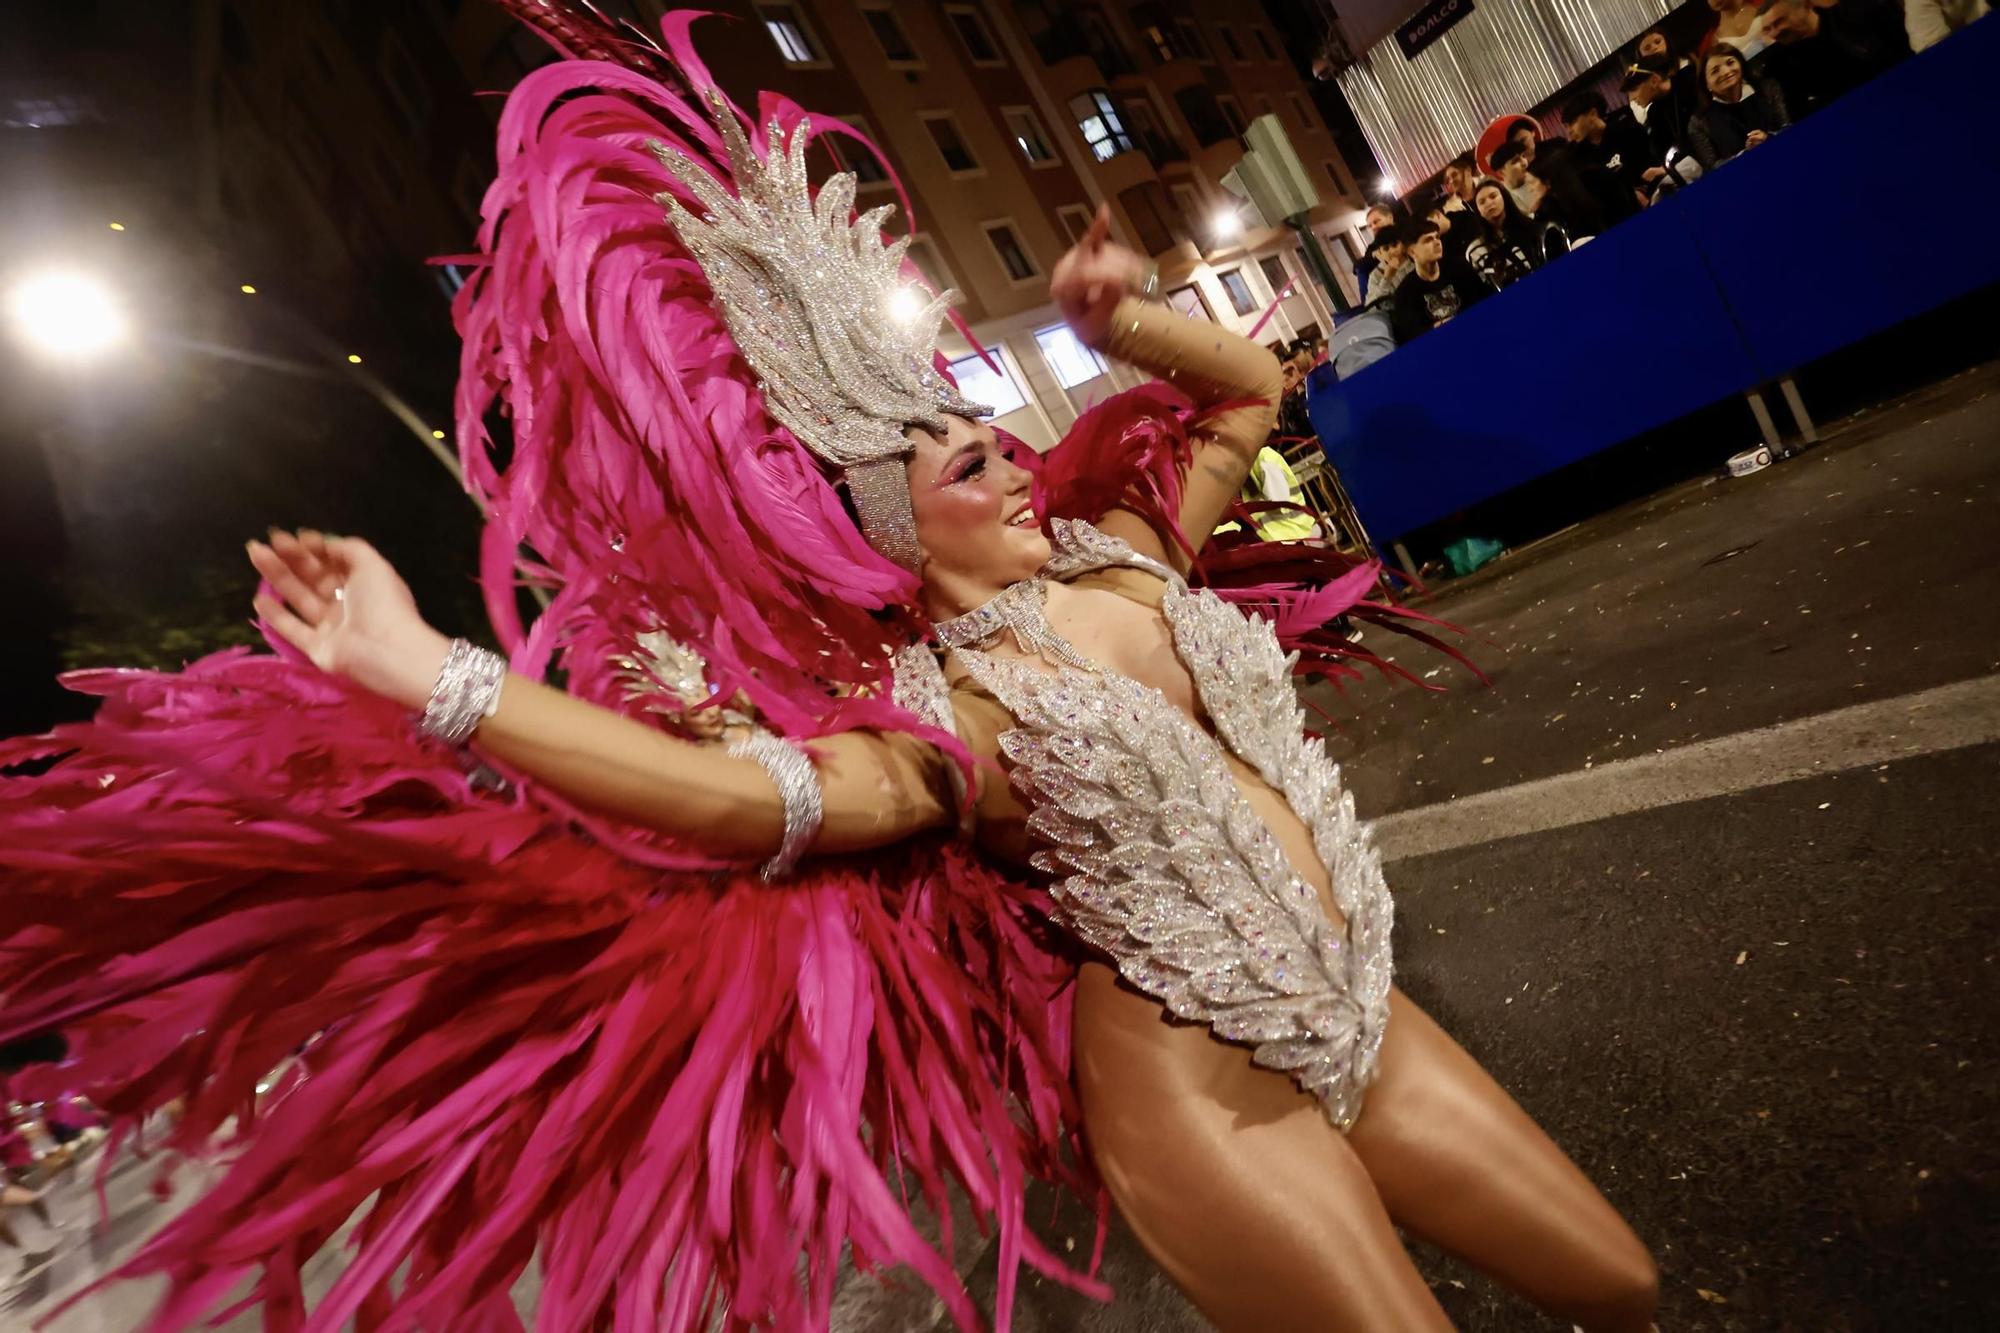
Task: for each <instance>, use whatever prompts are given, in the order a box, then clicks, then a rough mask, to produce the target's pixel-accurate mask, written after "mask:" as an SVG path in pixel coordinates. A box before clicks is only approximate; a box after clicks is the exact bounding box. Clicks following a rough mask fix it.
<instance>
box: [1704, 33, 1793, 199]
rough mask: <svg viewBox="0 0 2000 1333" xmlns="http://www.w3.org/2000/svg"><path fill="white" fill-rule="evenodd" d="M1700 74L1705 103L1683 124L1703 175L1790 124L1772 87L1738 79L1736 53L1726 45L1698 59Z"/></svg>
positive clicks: (1739, 67) (1740, 62)
mask: <svg viewBox="0 0 2000 1333" xmlns="http://www.w3.org/2000/svg"><path fill="white" fill-rule="evenodd" d="M1701 76H1702V81H1703V83H1705V84H1706V85H1707V87H1708V99H1707V100H1706V101H1704V102H1703V103H1702V107H1701V111H1700V113H1699V114H1698V115H1696V116H1695V118H1694V120H1693V121H1692V122H1690V123H1689V125H1688V146H1689V147H1690V148H1692V149H1693V150H1694V155H1695V160H1696V161H1698V162H1700V163H1701V168H1702V170H1703V171H1713V170H1715V168H1716V167H1717V166H1718V165H1720V164H1721V163H1724V162H1727V161H1729V160H1730V159H1731V158H1733V157H1735V156H1736V155H1737V154H1739V153H1742V152H1744V151H1746V150H1747V149H1751V148H1755V147H1756V146H1757V145H1758V144H1761V143H1763V142H1764V141H1765V140H1766V139H1769V138H1770V137H1771V136H1772V135H1774V134H1776V133H1777V132H1778V131H1779V130H1782V129H1784V128H1785V127H1786V126H1788V125H1790V124H1791V123H1792V121H1791V117H1789V116H1788V115H1786V114H1785V95H1784V93H1782V92H1781V91H1779V88H1778V85H1777V84H1775V83H1770V82H1763V83H1757V84H1752V83H1751V82H1750V80H1749V79H1747V78H1745V77H1744V75H1743V57H1742V55H1741V54H1739V53H1738V52H1737V50H1736V48H1735V47H1733V46H1731V45H1729V44H1728V43H1727V42H1717V43H1716V44H1715V46H1714V47H1712V48H1711V49H1710V50H1709V53H1708V54H1707V55H1706V56H1704V57H1702V62H1701Z"/></svg>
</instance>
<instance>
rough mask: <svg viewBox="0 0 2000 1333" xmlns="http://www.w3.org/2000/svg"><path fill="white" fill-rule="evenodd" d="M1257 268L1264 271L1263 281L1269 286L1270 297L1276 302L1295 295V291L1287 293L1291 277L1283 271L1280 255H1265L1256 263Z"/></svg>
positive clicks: (1283, 266) (1282, 260)
mask: <svg viewBox="0 0 2000 1333" xmlns="http://www.w3.org/2000/svg"><path fill="white" fill-rule="evenodd" d="M1257 267H1258V268H1260V269H1262V270H1263V271H1264V281H1265V282H1267V283H1269V284H1271V295H1272V296H1273V297H1274V298H1276V299H1277V300H1280V301H1282V300H1284V299H1285V298H1286V297H1287V296H1295V295H1297V291H1296V290H1293V291H1287V290H1286V288H1288V287H1291V286H1292V275H1291V274H1290V273H1288V272H1286V271H1285V260H1284V256H1282V255H1265V256H1264V257H1263V258H1262V259H1260V260H1258V261H1257Z"/></svg>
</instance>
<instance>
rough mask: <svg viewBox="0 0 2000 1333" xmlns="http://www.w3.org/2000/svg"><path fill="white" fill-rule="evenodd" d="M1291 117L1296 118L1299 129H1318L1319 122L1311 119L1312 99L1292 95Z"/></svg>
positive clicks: (1296, 94)
mask: <svg viewBox="0 0 2000 1333" xmlns="http://www.w3.org/2000/svg"><path fill="white" fill-rule="evenodd" d="M1292 115H1293V116H1294V117H1296V118H1297V120H1298V122H1299V128H1301V129H1305V130H1313V129H1318V128H1319V121H1317V120H1315V119H1314V118H1313V108H1312V99H1311V98H1309V97H1307V96H1306V95H1305V94H1304V93H1293V94H1292Z"/></svg>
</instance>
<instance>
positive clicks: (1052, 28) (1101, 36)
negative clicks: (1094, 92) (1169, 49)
mask: <svg viewBox="0 0 2000 1333" xmlns="http://www.w3.org/2000/svg"><path fill="white" fill-rule="evenodd" d="M1031 40H1032V41H1033V42H1034V46H1035V55H1036V56H1037V57H1038V58H1039V59H1040V60H1041V62H1042V63H1043V64H1044V65H1060V64H1061V63H1062V62H1063V61H1065V60H1074V59H1076V58H1077V57H1079V56H1082V57H1085V58H1087V59H1089V60H1090V61H1092V62H1093V63H1094V64H1095V65H1096V66H1097V68H1098V69H1099V70H1100V71H1101V72H1102V73H1103V75H1104V77H1105V78H1109V79H1115V78H1119V77H1121V76H1123V75H1126V74H1132V73H1136V72H1137V70H1138V65H1137V64H1136V63H1135V62H1134V61H1133V59H1132V55H1131V53H1130V52H1129V51H1127V50H1126V49H1125V48H1124V47H1123V46H1122V45H1120V44H1119V42H1118V40H1117V39H1116V38H1114V37H1113V36H1111V34H1110V33H1109V32H1108V31H1107V30H1105V29H1104V28H1102V27H1098V26H1095V25H1086V24H1083V23H1079V22H1078V21H1076V20H1075V19H1073V18H1059V19H1056V20H1054V21H1053V22H1051V23H1050V24H1049V25H1048V27H1046V28H1044V29H1042V31H1040V32H1038V33H1036V34H1034V36H1033V38H1032V39H1031Z"/></svg>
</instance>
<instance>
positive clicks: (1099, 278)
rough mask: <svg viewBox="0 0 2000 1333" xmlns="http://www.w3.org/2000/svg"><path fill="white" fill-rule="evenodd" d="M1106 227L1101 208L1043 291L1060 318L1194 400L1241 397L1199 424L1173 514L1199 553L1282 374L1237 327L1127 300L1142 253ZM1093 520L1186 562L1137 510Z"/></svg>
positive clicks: (1264, 428)
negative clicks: (1234, 329)
mask: <svg viewBox="0 0 2000 1333" xmlns="http://www.w3.org/2000/svg"><path fill="white" fill-rule="evenodd" d="M1110 229H1111V215H1110V212H1109V210H1108V209H1099V210H1098V214H1097V217H1096V219H1095V220H1094V221H1092V223H1091V225H1090V229H1089V230H1088V231H1087V232H1086V233H1085V234H1084V236H1083V237H1082V239H1080V240H1079V241H1078V242H1077V244H1076V246H1075V247H1074V248H1072V249H1071V250H1070V251H1069V253H1068V254H1066V255H1064V256H1063V259H1062V262H1060V263H1059V264H1057V265H1056V270H1055V274H1054V275H1053V277H1052V278H1051V280H1050V283H1049V295H1050V297H1051V298H1052V299H1053V300H1054V301H1055V303H1056V306H1057V308H1058V309H1060V310H1061V311H1062V312H1063V318H1064V319H1066V320H1067V321H1068V322H1069V325H1070V327H1071V328H1072V329H1073V330H1074V331H1075V332H1076V334H1077V336H1078V337H1080V338H1081V339H1083V341H1085V342H1087V343H1089V344H1090V345H1091V346H1092V347H1094V348H1096V349H1097V350H1098V351H1101V352H1104V353H1105V354H1107V355H1109V356H1113V357H1116V358H1117V359H1119V360H1120V361H1123V362H1125V363H1127V364H1128V365H1132V366H1136V367H1138V368H1139V369H1140V370H1143V371H1145V372H1147V373H1148V374H1151V375H1157V376H1158V377H1159V378H1161V379H1163V380H1166V381H1167V382H1168V383H1170V384H1172V385H1174V386H1175V387H1176V388H1178V389H1180V390H1181V391H1182V392H1183V393H1186V394H1187V395H1188V396H1189V397H1190V398H1193V399H1194V401H1195V403H1196V405H1197V406H1200V407H1215V406H1219V405H1221V404H1224V403H1237V404H1241V406H1236V407H1231V408H1229V409H1228V410H1226V411H1222V412H1218V413H1215V414H1214V415H1213V416H1210V417H1208V418H1207V419H1206V420H1204V421H1203V422H1202V423H1201V425H1200V426H1199V427H1198V428H1197V430H1196V431H1195V436H1194V461H1193V465H1192V466H1191V467H1190V468H1189V470H1188V478H1187V489H1186V491H1185V492H1184V493H1183V496H1182V500H1181V511H1180V515H1179V519H1180V527H1181V533H1182V535H1183V536H1185V537H1186V538H1187V542H1188V545H1189V546H1191V547H1193V548H1194V549H1195V550H1197V551H1198V550H1200V549H1201V546H1202V544H1203V543H1204V542H1206V541H1207V540H1208V536H1209V534H1210V533H1211V532H1213V531H1214V530H1215V525H1216V524H1217V523H1219V522H1221V521H1222V516H1223V514H1224V513H1225V512H1227V510H1228V508H1229V505H1230V503H1231V502H1232V501H1233V500H1235V498H1236V496H1237V493H1238V492H1239V491H1241V490H1242V487H1243V479H1244V478H1245V477H1247V476H1249V475H1250V467H1251V464H1252V463H1253V462H1255V461H1256V458H1257V451H1258V450H1259V449H1261V448H1262V447H1263V445H1264V441H1265V440H1266V439H1267V438H1269V436H1270V434H1271V427H1272V425H1273V424H1274V423H1275V422H1276V421H1277V416H1278V402H1279V399H1280V398H1282V397H1283V395H1284V376H1283V373H1282V371H1281V370H1280V368H1279V366H1278V359H1277V358H1276V357H1274V356H1272V355H1271V353H1270V352H1269V351H1268V350H1266V349H1265V348H1263V347H1260V346H1259V345H1257V344H1256V343H1254V342H1252V341H1250V339H1248V338H1245V337H1243V336H1242V335H1241V334H1237V333H1232V332H1230V331H1229V330H1228V329H1225V328H1223V327H1222V326H1221V325H1219V324H1215V323H1212V322H1210V321H1207V320H1197V319H1188V318H1185V317H1183V316H1182V315H1181V314H1180V313H1179V312H1178V311H1176V310H1174V309H1173V308H1172V307H1171V306H1165V305H1154V304H1148V303H1146V302H1144V301H1141V300H1138V299H1136V298H1135V297H1133V296H1132V295H1131V294H1130V293H1131V291H1132V289H1133V288H1134V287H1136V286H1137V285H1138V282H1139V279H1140V277H1141V275H1142V274H1143V272H1144V270H1145V267H1146V263H1145V260H1143V259H1141V258H1140V257H1139V256H1138V255H1137V254H1135V253H1133V252H1132V251H1130V250H1127V249H1126V248H1124V247H1123V246H1121V245H1118V244H1116V243H1115V242H1113V241H1112V240H1111V239H1110V236H1111V230H1110ZM1098 526H1100V527H1102V528H1104V529H1105V530H1106V531H1107V532H1113V533H1116V534H1117V535H1118V536H1120V537H1122V538H1124V539H1125V540H1126V541H1128V542H1130V543H1131V544H1132V545H1133V546H1134V547H1136V548H1138V549H1139V550H1142V551H1144V552H1146V553H1147V554H1148V555H1152V556H1155V557H1158V558H1162V559H1166V560H1168V561H1171V562H1173V563H1174V564H1176V565H1181V566H1184V565H1185V564H1186V556H1185V553H1184V552H1183V551H1182V550H1180V548H1179V546H1178V544H1177V543H1175V542H1174V541H1172V540H1171V539H1169V538H1167V537H1166V536H1164V535H1163V534H1160V533H1156V532H1154V531H1153V530H1152V528H1151V527H1150V526H1149V525H1148V524H1147V523H1146V521H1145V520H1144V519H1142V518H1140V517H1139V516H1138V515H1137V514H1134V513H1131V512H1128V511H1124V510H1119V511H1114V512H1113V513H1111V514H1109V515H1107V516H1106V517H1105V519H1104V521H1103V522H1101V523H1100V524H1099V525H1098Z"/></svg>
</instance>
